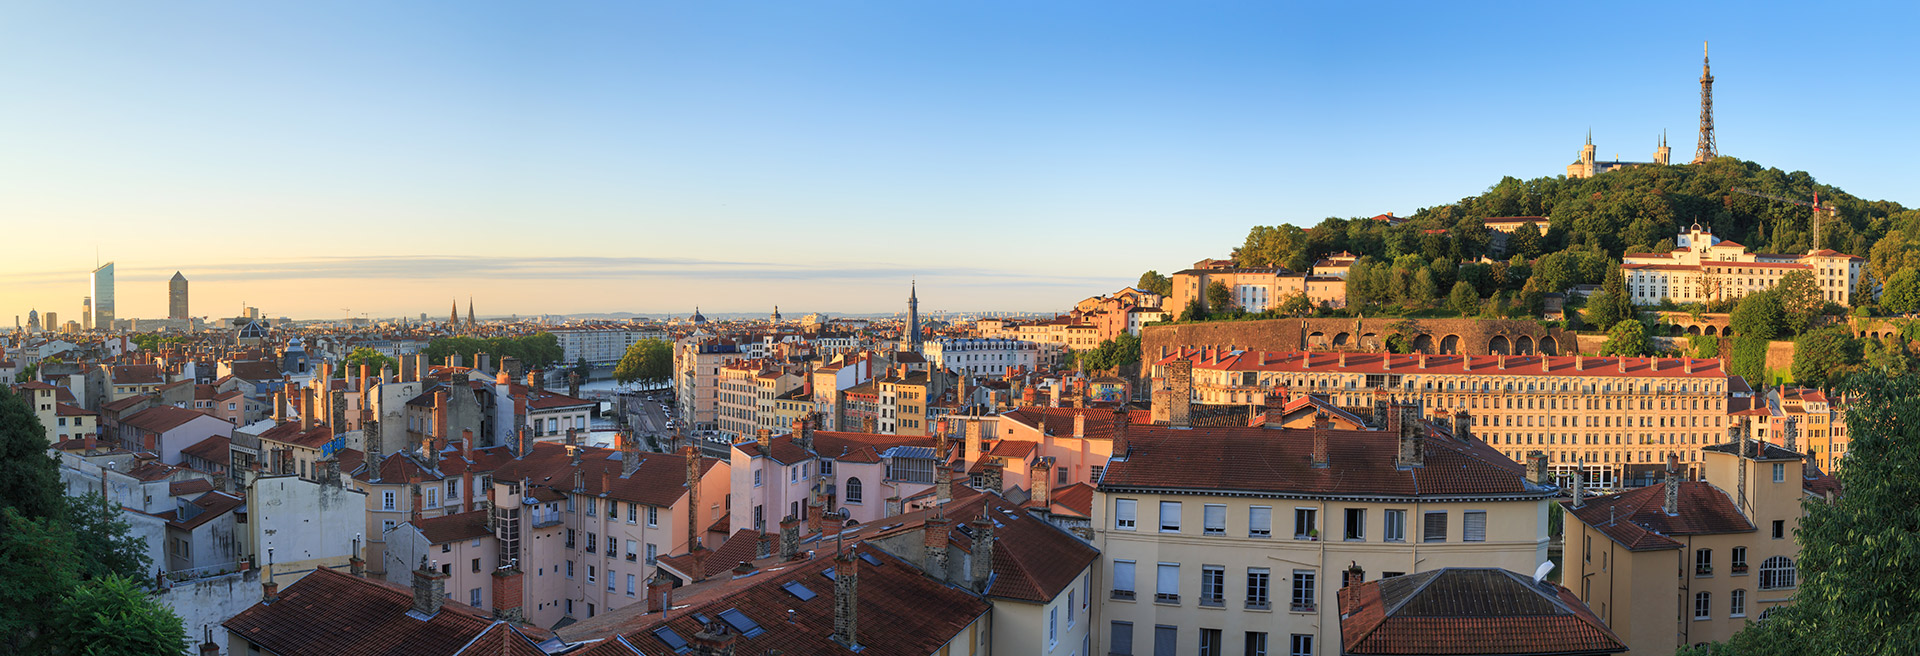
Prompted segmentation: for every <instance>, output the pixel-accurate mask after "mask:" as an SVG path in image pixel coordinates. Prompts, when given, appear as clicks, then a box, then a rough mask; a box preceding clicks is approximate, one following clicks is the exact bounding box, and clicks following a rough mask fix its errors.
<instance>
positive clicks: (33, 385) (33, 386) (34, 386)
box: [13, 380, 60, 390]
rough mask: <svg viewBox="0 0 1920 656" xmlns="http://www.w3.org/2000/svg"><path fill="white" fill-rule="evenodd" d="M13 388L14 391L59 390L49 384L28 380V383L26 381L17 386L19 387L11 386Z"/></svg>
mask: <svg viewBox="0 0 1920 656" xmlns="http://www.w3.org/2000/svg"><path fill="white" fill-rule="evenodd" d="M13 388H14V389H16V390H50V389H60V388H58V387H55V386H53V385H49V384H47V383H45V382H42V381H38V380H30V381H27V382H25V383H21V384H19V385H15V386H13Z"/></svg>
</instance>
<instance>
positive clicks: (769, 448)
mask: <svg viewBox="0 0 1920 656" xmlns="http://www.w3.org/2000/svg"><path fill="white" fill-rule="evenodd" d="M753 441H754V443H756V444H759V445H760V455H763V456H767V457H769V458H771V457H773V431H772V430H770V429H766V428H761V429H757V430H755V431H753Z"/></svg>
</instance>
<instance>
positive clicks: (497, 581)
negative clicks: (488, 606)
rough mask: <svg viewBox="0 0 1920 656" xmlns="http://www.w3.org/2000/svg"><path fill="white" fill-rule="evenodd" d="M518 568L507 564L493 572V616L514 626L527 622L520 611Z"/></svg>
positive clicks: (524, 615) (524, 613)
mask: <svg viewBox="0 0 1920 656" xmlns="http://www.w3.org/2000/svg"><path fill="white" fill-rule="evenodd" d="M521 596H522V595H521V593H520V568H519V567H516V566H514V564H513V563H508V564H507V566H506V567H501V568H499V569H495V570H493V616H494V617H496V618H499V619H502V620H506V621H508V622H513V623H515V624H520V623H524V622H526V621H527V616H526V612H525V611H523V610H521V609H520V598H521Z"/></svg>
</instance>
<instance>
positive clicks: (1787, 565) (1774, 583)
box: [1760, 556, 1798, 590]
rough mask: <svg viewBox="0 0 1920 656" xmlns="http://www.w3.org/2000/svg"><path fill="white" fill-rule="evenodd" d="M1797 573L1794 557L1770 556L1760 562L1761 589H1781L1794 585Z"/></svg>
mask: <svg viewBox="0 0 1920 656" xmlns="http://www.w3.org/2000/svg"><path fill="white" fill-rule="evenodd" d="M1797 575H1798V572H1797V571H1796V570H1795V569H1794V568H1793V559H1792V558H1788V557H1786V556H1774V557H1772V558H1768V559H1766V560H1765V561H1763V562H1761V563H1760V589H1761V590H1780V589H1783V588H1791V587H1794V585H1795V579H1796V578H1797Z"/></svg>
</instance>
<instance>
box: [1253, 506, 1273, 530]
mask: <svg viewBox="0 0 1920 656" xmlns="http://www.w3.org/2000/svg"><path fill="white" fill-rule="evenodd" d="M1247 523H1248V525H1249V527H1250V529H1251V530H1250V531H1249V532H1251V533H1252V534H1254V535H1272V534H1273V509H1272V508H1254V509H1253V512H1251V513H1249V514H1248V517H1247Z"/></svg>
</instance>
